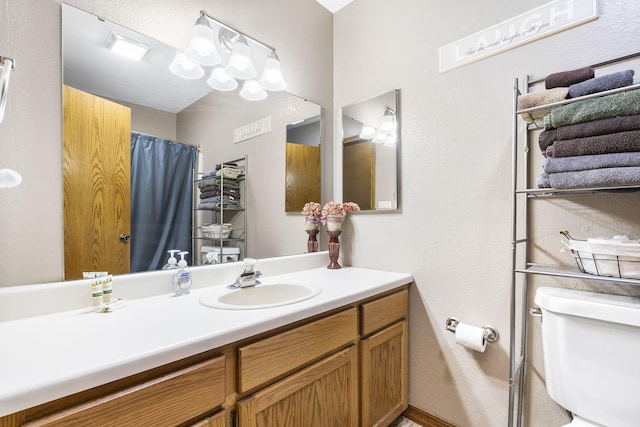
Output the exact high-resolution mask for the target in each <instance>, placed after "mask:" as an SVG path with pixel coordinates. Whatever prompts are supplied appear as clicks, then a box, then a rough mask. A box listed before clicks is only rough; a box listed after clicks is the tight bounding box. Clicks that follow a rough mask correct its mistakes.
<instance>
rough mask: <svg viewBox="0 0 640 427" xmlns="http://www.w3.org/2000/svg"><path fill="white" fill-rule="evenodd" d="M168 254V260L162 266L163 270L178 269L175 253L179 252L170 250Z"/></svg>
mask: <svg viewBox="0 0 640 427" xmlns="http://www.w3.org/2000/svg"><path fill="white" fill-rule="evenodd" d="M167 252H168V253H169V255H170V256H169V260H168V261H167V263H166V264H165V265H163V266H162V269H163V270H175V269H177V268H178V260H177V259H176V252H180V250H178V249H171V250H170V251H167Z"/></svg>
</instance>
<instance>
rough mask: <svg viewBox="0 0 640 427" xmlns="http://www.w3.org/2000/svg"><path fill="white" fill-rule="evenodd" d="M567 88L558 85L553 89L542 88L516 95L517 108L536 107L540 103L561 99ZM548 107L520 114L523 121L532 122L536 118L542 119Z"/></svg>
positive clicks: (549, 102) (566, 92) (565, 94)
mask: <svg viewBox="0 0 640 427" xmlns="http://www.w3.org/2000/svg"><path fill="white" fill-rule="evenodd" d="M568 93H569V88H566V87H558V88H555V89H549V90H543V91H540V92H531V93H526V94H524V95H520V96H519V97H518V110H524V109H526V108H532V107H538V106H540V105H547V104H552V103H554V102H558V101H562V100H564V99H566V98H567V94H568ZM549 111H551V109H550V108H545V109H540V110H536V111H531V112H529V113H524V114H522V115H521V117H522V119H523V120H524V121H525V122H528V123H533V122H535V121H538V120H542V119H543V118H544V116H546V115H547V114H549Z"/></svg>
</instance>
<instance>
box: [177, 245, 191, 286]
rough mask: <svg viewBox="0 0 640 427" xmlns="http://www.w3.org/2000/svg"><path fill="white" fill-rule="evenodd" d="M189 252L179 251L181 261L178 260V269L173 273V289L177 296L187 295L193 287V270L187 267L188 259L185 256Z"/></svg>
mask: <svg viewBox="0 0 640 427" xmlns="http://www.w3.org/2000/svg"><path fill="white" fill-rule="evenodd" d="M188 253H189V252H186V251H185V252H179V253H178V255H180V261H178V271H177V272H176V274H174V275H173V289H174V291H175V296H177V297H179V296H181V295H186V294H188V293H189V289H190V288H191V271H189V269H188V268H187V260H185V259H184V256H185V255H187V254H188Z"/></svg>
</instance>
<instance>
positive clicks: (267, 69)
mask: <svg viewBox="0 0 640 427" xmlns="http://www.w3.org/2000/svg"><path fill="white" fill-rule="evenodd" d="M260 86H262V87H263V88H265V89H266V90H271V91H278V90H284V89H285V88H286V87H287V83H286V82H285V81H284V77H283V76H282V68H281V66H280V58H278V55H276V51H275V50H272V51H271V52H269V55H268V56H267V59H266V60H265V62H264V70H263V71H262V76H260Z"/></svg>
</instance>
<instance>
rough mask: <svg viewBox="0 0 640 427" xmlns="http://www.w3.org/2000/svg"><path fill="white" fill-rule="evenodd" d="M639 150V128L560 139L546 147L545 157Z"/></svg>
mask: <svg viewBox="0 0 640 427" xmlns="http://www.w3.org/2000/svg"><path fill="white" fill-rule="evenodd" d="M632 151H640V130H631V131H628V132H617V133H610V134H608V135H598V136H589V137H586V138H577V139H561V140H558V141H555V142H554V143H553V144H552V145H550V146H549V147H547V151H546V152H547V157H570V156H586V155H590V154H607V153H628V152H632Z"/></svg>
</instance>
